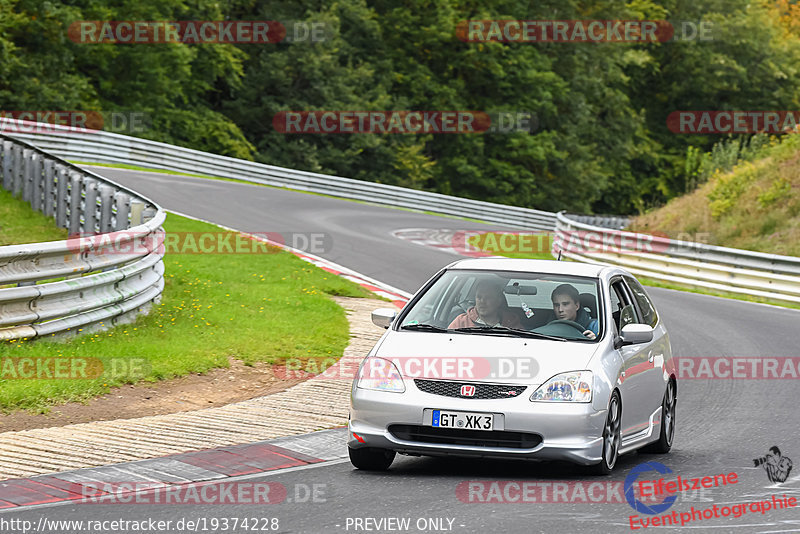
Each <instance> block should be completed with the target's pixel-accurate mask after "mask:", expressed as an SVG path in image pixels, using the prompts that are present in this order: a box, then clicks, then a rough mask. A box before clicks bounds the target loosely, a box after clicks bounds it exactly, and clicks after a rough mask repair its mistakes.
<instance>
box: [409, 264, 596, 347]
mask: <svg viewBox="0 0 800 534" xmlns="http://www.w3.org/2000/svg"><path fill="white" fill-rule="evenodd" d="M598 287H599V285H598V280H597V279H596V278H588V277H581V276H567V275H558V274H550V273H529V272H517V271H488V270H462V269H453V270H448V271H445V272H444V273H443V274H442V275H441V276H440V277H439V278H438V279H437V280H436V281H435V282H434V283H433V284H432V285H431V286H430V287H429V288H428V289H427V290H426V291H425V292H424V293H423V294H422V295H421V296H420V297H419V298H418V299H417V300H416V301H415V302H413V303H412V304H411V306H410V307H408V308H407V309H406V310H404V311H403V314H402V316H401V319H400V322H399V324H398V328H399V329H401V330H407V331H418V332H440V333H453V332H457V333H463V334H483V335H508V336H520V337H540V338H546V339H548V338H549V339H558V340H567V341H582V342H592V341H593V340H597V339H600V337H602V330H601V329H602V327H603V325H602V323H603V321H602V320H600V319H599V318H600V316H601V315H602V314H600V313H599V310H600V307H599V305H598V294H599V291H598Z"/></svg>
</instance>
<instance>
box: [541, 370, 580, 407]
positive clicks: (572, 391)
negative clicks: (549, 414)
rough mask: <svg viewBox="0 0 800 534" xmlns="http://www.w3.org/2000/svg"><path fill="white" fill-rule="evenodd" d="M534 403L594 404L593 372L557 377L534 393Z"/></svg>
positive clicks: (575, 372) (573, 372)
mask: <svg viewBox="0 0 800 534" xmlns="http://www.w3.org/2000/svg"><path fill="white" fill-rule="evenodd" d="M531 400H532V401H545V402H592V372H591V371H572V372H570V373H561V374H560V375H556V376H554V377H553V378H551V379H550V380H548V381H547V382H545V383H544V384H542V385H541V386H539V388H538V389H537V390H536V391H534V392H533V395H531Z"/></svg>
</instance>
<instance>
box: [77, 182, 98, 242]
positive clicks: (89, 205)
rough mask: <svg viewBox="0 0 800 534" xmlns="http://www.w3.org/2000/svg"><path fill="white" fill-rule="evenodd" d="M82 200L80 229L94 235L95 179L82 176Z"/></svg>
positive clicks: (95, 216)
mask: <svg viewBox="0 0 800 534" xmlns="http://www.w3.org/2000/svg"><path fill="white" fill-rule="evenodd" d="M83 188H84V193H85V196H84V201H83V225H82V227H81V231H82V232H83V233H84V234H88V235H94V234H95V233H97V229H96V228H95V224H96V223H97V180H93V179H91V178H84V180H83Z"/></svg>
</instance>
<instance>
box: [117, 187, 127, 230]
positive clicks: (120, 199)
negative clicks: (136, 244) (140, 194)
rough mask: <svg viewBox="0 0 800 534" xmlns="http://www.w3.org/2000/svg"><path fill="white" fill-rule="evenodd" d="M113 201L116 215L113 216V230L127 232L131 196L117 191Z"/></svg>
mask: <svg viewBox="0 0 800 534" xmlns="http://www.w3.org/2000/svg"><path fill="white" fill-rule="evenodd" d="M114 200H115V203H116V205H117V213H116V215H115V216H114V230H116V231H120V230H127V229H128V216H129V215H130V213H131V196H130V195H128V194H127V193H123V192H121V191H118V192H117V193H115V194H114Z"/></svg>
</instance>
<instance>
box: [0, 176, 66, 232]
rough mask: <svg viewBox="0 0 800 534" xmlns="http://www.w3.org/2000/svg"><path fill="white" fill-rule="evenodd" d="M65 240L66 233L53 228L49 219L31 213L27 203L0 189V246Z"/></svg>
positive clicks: (33, 212) (60, 229)
mask: <svg viewBox="0 0 800 534" xmlns="http://www.w3.org/2000/svg"><path fill="white" fill-rule="evenodd" d="M66 238H67V231H66V230H65V229H63V228H58V227H57V226H55V224H53V219H52V218H51V217H46V216H45V215H43V214H41V213H39V212H38V211H33V210H32V209H31V207H30V206H29V205H28V203H27V202H22V201H21V200H18V199H15V198H14V195H13V194H12V193H10V192H9V191H6V190H5V189H2V188H0V246H5V245H19V244H22V243H39V242H42V241H60V240H63V239H66Z"/></svg>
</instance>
